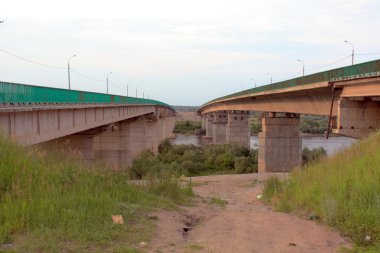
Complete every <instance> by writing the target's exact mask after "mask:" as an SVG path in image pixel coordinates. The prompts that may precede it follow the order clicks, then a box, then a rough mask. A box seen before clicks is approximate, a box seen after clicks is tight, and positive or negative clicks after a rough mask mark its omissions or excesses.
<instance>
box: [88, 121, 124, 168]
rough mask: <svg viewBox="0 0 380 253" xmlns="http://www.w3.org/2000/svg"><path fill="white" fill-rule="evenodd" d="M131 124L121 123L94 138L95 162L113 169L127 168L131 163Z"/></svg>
mask: <svg viewBox="0 0 380 253" xmlns="http://www.w3.org/2000/svg"><path fill="white" fill-rule="evenodd" d="M130 139H131V135H130V123H129V122H128V121H124V122H120V123H118V124H116V125H115V126H112V128H111V129H109V130H108V131H104V132H101V133H99V134H95V135H94V136H93V147H92V148H93V152H94V160H95V161H100V162H102V163H104V164H107V166H108V167H110V168H113V169H120V168H127V167H128V166H129V165H130V163H131V150H130V147H129V145H128V144H129V142H130Z"/></svg>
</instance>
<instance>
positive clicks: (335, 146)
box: [172, 134, 357, 155]
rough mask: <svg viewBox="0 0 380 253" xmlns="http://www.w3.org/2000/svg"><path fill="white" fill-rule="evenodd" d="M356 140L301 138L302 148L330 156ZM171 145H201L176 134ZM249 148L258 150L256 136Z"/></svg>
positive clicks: (194, 138) (197, 140) (195, 137)
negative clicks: (318, 150)
mask: <svg viewBox="0 0 380 253" xmlns="http://www.w3.org/2000/svg"><path fill="white" fill-rule="evenodd" d="M356 141H357V140H356V139H353V138H349V137H343V136H339V137H335V136H334V137H329V139H328V140H327V139H326V138H325V137H323V136H303V137H302V148H304V147H307V148H309V149H314V148H319V147H323V148H324V149H325V150H326V152H327V155H332V154H334V153H336V152H338V151H340V150H343V149H345V148H348V147H350V146H351V145H352V144H354V143H355V142H356ZM172 144H175V145H179V144H193V145H195V146H201V145H202V137H201V136H198V135H184V134H177V138H176V139H174V140H172ZM250 146H251V148H252V149H258V148H259V141H258V138H257V136H251V141H250Z"/></svg>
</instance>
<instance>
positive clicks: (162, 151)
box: [158, 139, 173, 154]
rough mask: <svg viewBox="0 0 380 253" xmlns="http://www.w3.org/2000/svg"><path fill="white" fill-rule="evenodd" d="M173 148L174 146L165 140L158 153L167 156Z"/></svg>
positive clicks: (159, 146)
mask: <svg viewBox="0 0 380 253" xmlns="http://www.w3.org/2000/svg"><path fill="white" fill-rule="evenodd" d="M172 148H173V145H172V144H171V143H170V141H169V139H165V140H163V142H162V143H161V144H160V145H158V153H160V154H166V153H167V152H169V150H171V149H172Z"/></svg>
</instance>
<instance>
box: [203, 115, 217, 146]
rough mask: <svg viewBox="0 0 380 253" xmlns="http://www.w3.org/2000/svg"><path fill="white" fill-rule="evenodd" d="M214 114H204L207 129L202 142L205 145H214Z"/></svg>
mask: <svg viewBox="0 0 380 253" xmlns="http://www.w3.org/2000/svg"><path fill="white" fill-rule="evenodd" d="M213 116H214V115H213V114H212V113H207V114H204V117H205V129H206V135H205V136H203V138H202V142H203V144H204V145H209V144H212V142H213V141H212V137H213V130H214V126H213V123H212V122H213V120H214V119H213Z"/></svg>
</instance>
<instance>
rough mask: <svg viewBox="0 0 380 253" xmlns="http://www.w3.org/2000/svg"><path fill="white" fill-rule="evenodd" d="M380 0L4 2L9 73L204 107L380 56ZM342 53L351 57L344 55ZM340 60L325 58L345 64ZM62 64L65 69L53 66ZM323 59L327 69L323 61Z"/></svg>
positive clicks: (31, 80) (1, 58) (1, 56)
mask: <svg viewBox="0 0 380 253" xmlns="http://www.w3.org/2000/svg"><path fill="white" fill-rule="evenodd" d="M379 13H380V1H379V0H233V1H231V0H229V1H227V0H215V1H214V0H191V1H190V0H188V1H181V0H159V1H158V0H133V1H130V0H120V1H118V0H108V1H96V0H92V1H83V0H82V1H81V0H65V1H53V0H49V1H45V0H33V1H30V0H28V1H27V0H23V1H18V0H12V1H5V0H3V1H2V3H1V5H0V20H4V21H5V22H4V23H2V24H0V49H1V50H5V51H7V52H11V53H13V54H16V55H18V56H21V57H23V58H25V59H28V60H32V61H35V62H38V63H42V64H45V65H49V66H52V67H46V66H41V65H37V64H33V63H30V62H27V61H24V60H21V59H19V58H17V57H15V56H11V55H9V54H7V53H5V52H4V51H0V80H1V81H9V82H18V83H26V84H34V85H41V86H50V87H59V88H66V87H67V85H68V84H67V61H68V59H69V57H70V56H72V55H73V54H78V56H77V57H75V58H73V59H72V60H71V61H70V63H71V67H72V70H73V72H72V78H71V83H72V88H73V89H78V90H88V91H96V92H105V91H106V81H105V79H106V76H107V73H108V72H113V73H112V74H110V75H109V80H110V93H113V94H120V95H126V92H127V88H126V86H127V83H128V82H130V83H129V95H133V96H135V92H136V88H137V89H138V96H142V92H143V91H144V94H145V95H147V94H148V95H149V96H150V97H153V98H154V99H158V100H161V101H164V102H167V103H170V104H174V105H201V104H203V103H205V102H207V101H208V100H211V99H214V98H216V97H220V96H223V95H226V94H229V93H232V92H236V91H239V90H241V89H248V88H251V87H252V86H253V85H254V81H253V80H252V78H254V79H255V81H256V82H257V85H265V84H267V83H268V82H269V81H270V76H269V75H268V74H267V73H268V72H270V73H271V74H272V76H273V82H276V81H282V80H286V79H289V78H292V77H295V76H299V75H301V74H302V64H301V63H300V62H297V59H301V60H303V61H304V62H305V68H306V74H308V73H315V72H319V71H322V70H326V69H330V68H335V67H340V66H345V65H349V64H351V58H350V57H349V56H350V54H351V46H350V45H349V44H347V43H345V42H344V41H345V40H349V41H351V42H352V43H353V44H354V46H355V51H356V53H358V54H368V53H377V54H371V55H357V56H356V62H364V61H369V60H374V59H379V58H380V32H379V31H380V14H379ZM341 59H343V60H341ZM338 60H341V61H339V62H337V63H335V64H332V65H329V66H326V67H322V66H325V65H327V64H330V63H333V62H336V61H338ZM54 67H57V68H54ZM321 67H322V68H321Z"/></svg>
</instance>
